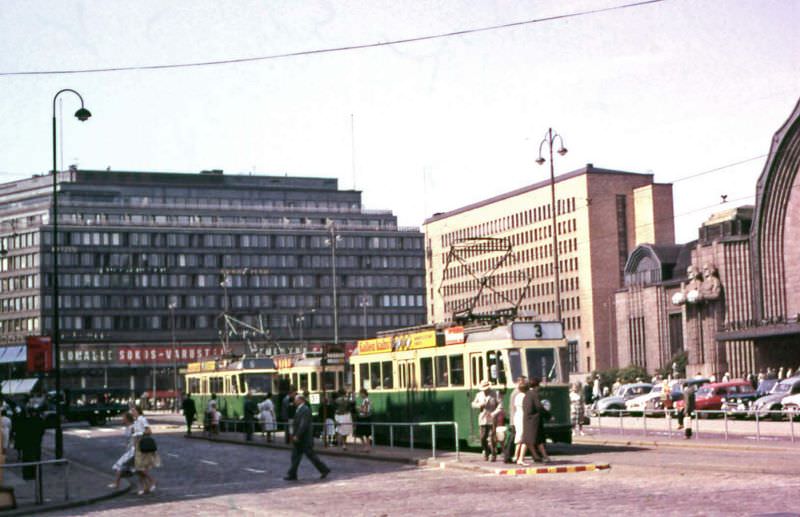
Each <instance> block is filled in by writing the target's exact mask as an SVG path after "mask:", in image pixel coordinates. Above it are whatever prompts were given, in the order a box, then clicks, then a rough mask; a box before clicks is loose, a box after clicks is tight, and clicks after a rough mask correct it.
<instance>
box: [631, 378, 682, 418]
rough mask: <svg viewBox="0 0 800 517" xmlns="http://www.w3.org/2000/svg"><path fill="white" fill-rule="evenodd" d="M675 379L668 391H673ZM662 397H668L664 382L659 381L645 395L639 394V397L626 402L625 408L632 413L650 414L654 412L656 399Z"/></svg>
mask: <svg viewBox="0 0 800 517" xmlns="http://www.w3.org/2000/svg"><path fill="white" fill-rule="evenodd" d="M673 384H674V381H672V382H671V383H670V384H669V385H668V386H667V388H668V391H671V389H672V385H673ZM662 398H666V397H665V396H664V384H662V383H659V384H655V385H654V386H653V389H652V390H650V391H649V392H648V393H645V394H643V395H639V396H638V397H634V398H632V399H630V400H628V401H626V402H625V409H626V411H627V412H628V413H629V414H631V415H642V414H644V415H648V414H652V412H653V408H654V404H655V401H656V400H659V401H660V400H661V399H662Z"/></svg>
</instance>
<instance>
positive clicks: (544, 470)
mask: <svg viewBox="0 0 800 517" xmlns="http://www.w3.org/2000/svg"><path fill="white" fill-rule="evenodd" d="M610 469H611V465H610V464H608V463H596V464H594V463H593V464H589V465H567V466H563V467H533V468H526V469H494V473H495V474H497V475H499V476H530V475H533V474H573V473H575V472H597V471H600V470H610Z"/></svg>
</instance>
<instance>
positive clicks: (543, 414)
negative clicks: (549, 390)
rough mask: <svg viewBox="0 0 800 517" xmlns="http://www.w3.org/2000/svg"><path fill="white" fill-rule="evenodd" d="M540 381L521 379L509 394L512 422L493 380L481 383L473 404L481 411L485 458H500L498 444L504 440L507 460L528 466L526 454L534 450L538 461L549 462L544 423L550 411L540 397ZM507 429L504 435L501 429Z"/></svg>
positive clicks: (507, 461)
mask: <svg viewBox="0 0 800 517" xmlns="http://www.w3.org/2000/svg"><path fill="white" fill-rule="evenodd" d="M539 385H540V380H539V379H538V378H536V377H533V378H531V379H530V380H528V379H527V378H526V377H524V376H523V377H519V378H518V379H517V386H516V388H514V391H513V392H512V393H511V396H510V397H509V405H510V407H509V417H510V418H509V421H508V423H507V425H505V426H504V425H503V424H504V423H505V411H504V408H503V399H502V396H501V395H500V394H499V393H497V392H496V391H495V390H493V389H492V388H491V383H489V381H483V382H482V383H481V384H480V385H479V390H478V393H476V394H475V398H474V399H473V400H472V407H473V408H475V409H478V410H479V413H478V426H479V428H480V440H481V451H482V453H483V458H484V460H485V461H496V460H497V451H498V444H499V442H500V441H501V440H502V441H503V444H502V450H503V460H504V461H505V462H506V463H516V464H518V465H528V464H527V463H526V462H525V457H526V455H527V454H528V452H530V454H531V456H532V457H533V459H534V461H537V462H549V461H550V457H549V456H548V455H547V450H546V449H545V446H544V443H545V434H544V423H545V421H547V420H548V419H549V418H550V413H549V411H548V410H547V409H546V408H545V407H544V406H543V405H542V402H541V400H540V398H539ZM501 429H505V433H504V435H505V436H503V437H501V436H500V434H501V433H500V430H501Z"/></svg>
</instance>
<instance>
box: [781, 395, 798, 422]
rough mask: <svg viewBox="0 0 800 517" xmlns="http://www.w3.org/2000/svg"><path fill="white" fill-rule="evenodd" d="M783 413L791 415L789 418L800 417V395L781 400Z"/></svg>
mask: <svg viewBox="0 0 800 517" xmlns="http://www.w3.org/2000/svg"><path fill="white" fill-rule="evenodd" d="M781 405H782V406H783V411H784V412H785V413H786V414H788V415H789V418H798V417H800V393H796V394H794V395H789V396H788V397H784V398H783V399H781Z"/></svg>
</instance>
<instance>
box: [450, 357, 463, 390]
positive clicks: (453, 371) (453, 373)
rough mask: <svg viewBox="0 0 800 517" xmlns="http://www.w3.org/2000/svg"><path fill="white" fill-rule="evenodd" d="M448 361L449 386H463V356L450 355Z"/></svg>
mask: <svg viewBox="0 0 800 517" xmlns="http://www.w3.org/2000/svg"><path fill="white" fill-rule="evenodd" d="M449 359H450V385H451V386H463V385H464V356H462V355H451V356H449Z"/></svg>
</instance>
